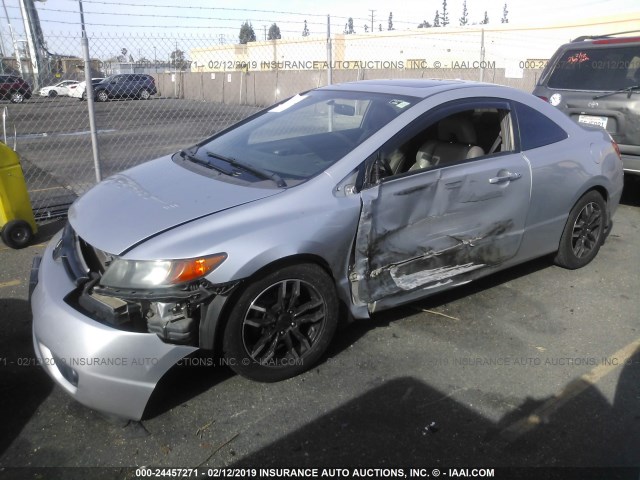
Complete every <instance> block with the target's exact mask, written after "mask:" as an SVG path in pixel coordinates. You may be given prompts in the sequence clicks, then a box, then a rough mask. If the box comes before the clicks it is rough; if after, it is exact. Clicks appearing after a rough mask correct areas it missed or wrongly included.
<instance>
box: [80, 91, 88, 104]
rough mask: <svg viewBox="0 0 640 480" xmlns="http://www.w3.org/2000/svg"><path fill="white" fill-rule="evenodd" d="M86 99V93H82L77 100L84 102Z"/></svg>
mask: <svg viewBox="0 0 640 480" xmlns="http://www.w3.org/2000/svg"><path fill="white" fill-rule="evenodd" d="M86 99H87V92H82V96H81V97H80V98H79V99H78V100H80V101H81V102H84V101H85V100H86Z"/></svg>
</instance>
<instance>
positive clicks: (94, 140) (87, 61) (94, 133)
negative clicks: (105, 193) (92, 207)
mask: <svg viewBox="0 0 640 480" xmlns="http://www.w3.org/2000/svg"><path fill="white" fill-rule="evenodd" d="M78 3H79V4H80V22H81V24H82V55H83V57H84V79H85V82H86V86H85V90H84V91H85V92H86V93H87V110H88V111H89V130H90V132H91V149H92V151H93V167H94V169H95V172H96V182H100V181H101V180H102V172H101V171H100V156H99V154H98V130H97V128H96V114H95V110H94V104H93V84H92V83H91V57H90V56H89V39H88V38H87V31H86V30H85V28H84V11H83V10H82V0H78Z"/></svg>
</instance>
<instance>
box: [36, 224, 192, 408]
mask: <svg viewBox="0 0 640 480" xmlns="http://www.w3.org/2000/svg"><path fill="white" fill-rule="evenodd" d="M59 238H60V234H58V235H56V236H55V237H54V238H53V239H52V240H51V242H50V244H49V246H48V247H47V249H46V250H45V252H44V255H43V257H42V260H41V262H40V265H39V268H38V271H37V283H36V282H35V281H33V282H32V283H36V284H35V288H34V290H33V294H32V297H31V309H32V312H33V346H34V349H35V354H36V357H37V359H38V361H39V362H40V363H41V365H42V366H43V368H44V369H45V370H46V371H47V373H48V374H49V375H50V376H51V377H52V378H53V379H54V380H55V381H56V383H58V385H60V386H61V387H62V388H63V389H64V390H65V391H67V393H69V394H70V395H71V396H72V397H73V398H74V399H75V400H77V401H78V402H80V403H82V404H84V405H86V406H88V407H90V408H93V409H95V410H99V411H102V412H105V413H109V414H113V415H116V416H119V417H124V418H128V419H132V420H140V419H141V418H142V415H143V413H144V409H145V407H146V404H147V401H148V400H149V397H150V396H151V393H152V392H153V390H154V388H155V386H156V384H157V382H158V381H159V380H160V378H162V376H163V375H164V374H165V373H166V372H167V371H168V370H169V369H170V368H171V367H172V366H173V365H175V364H176V362H178V361H179V360H180V359H181V358H183V357H184V356H186V355H189V354H190V353H193V352H194V351H196V350H197V348H196V347H191V346H184V345H171V344H166V343H164V342H162V341H161V340H160V338H158V336H157V335H155V334H153V333H135V332H127V331H122V330H117V329H114V328H112V327H110V326H108V325H104V324H101V323H99V322H96V321H95V320H92V319H91V318H89V317H87V316H85V315H83V314H82V313H81V312H80V311H78V310H76V309H74V308H73V307H71V306H70V305H68V304H67V303H66V302H65V301H64V298H65V297H66V296H67V295H68V294H69V293H71V292H72V291H73V290H74V289H76V288H77V287H76V286H75V285H74V283H73V282H72V281H71V279H70V278H69V276H68V274H67V272H66V270H65V268H64V266H63V265H62V263H61V262H60V261H55V260H54V259H53V256H52V252H53V249H54V246H55V245H56V243H57V242H58V240H59Z"/></svg>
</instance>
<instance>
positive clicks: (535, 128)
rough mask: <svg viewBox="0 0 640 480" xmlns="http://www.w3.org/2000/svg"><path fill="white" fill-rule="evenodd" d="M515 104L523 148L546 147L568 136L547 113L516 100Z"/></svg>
mask: <svg viewBox="0 0 640 480" xmlns="http://www.w3.org/2000/svg"><path fill="white" fill-rule="evenodd" d="M515 105H516V114H517V115H518V127H519V130H520V146H521V148H522V150H531V149H533V148H538V147H544V146H545V145H551V144H552V143H556V142H559V141H560V140H564V139H565V138H567V136H568V135H567V132H565V131H564V130H563V129H562V128H561V127H560V126H559V125H558V124H557V123H555V122H554V121H553V120H551V119H549V118H548V117H547V116H546V115H543V114H542V113H540V112H538V111H537V110H535V109H533V108H531V107H528V106H527V105H524V104H523V103H519V102H515Z"/></svg>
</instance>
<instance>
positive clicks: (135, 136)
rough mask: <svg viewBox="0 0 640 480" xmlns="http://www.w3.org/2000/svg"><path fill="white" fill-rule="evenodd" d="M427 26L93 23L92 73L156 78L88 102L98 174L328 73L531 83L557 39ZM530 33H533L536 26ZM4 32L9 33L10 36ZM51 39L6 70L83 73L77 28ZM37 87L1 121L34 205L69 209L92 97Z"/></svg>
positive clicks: (91, 180)
mask: <svg viewBox="0 0 640 480" xmlns="http://www.w3.org/2000/svg"><path fill="white" fill-rule="evenodd" d="M426 30H433V31H435V30H440V29H425V31H420V30H417V29H413V30H407V31H400V32H398V31H391V32H379V33H378V32H376V35H372V34H369V35H345V34H337V35H329V36H326V35H320V36H307V37H300V38H297V39H295V38H294V39H291V40H285V39H282V40H275V41H259V42H252V43H249V44H246V45H240V44H237V39H236V38H235V37H234V38H229V37H223V36H220V35H211V36H198V35H194V36H189V37H184V36H180V37H171V36H163V35H147V36H142V35H118V34H113V35H93V36H92V35H90V36H89V48H90V58H91V63H90V66H91V76H92V77H107V76H109V75H117V74H124V73H127V74H147V75H151V76H152V77H153V78H154V81H155V85H156V88H157V93H156V94H155V95H153V96H152V97H151V99H149V100H140V99H138V98H129V99H117V100H116V99H114V100H111V101H108V102H96V103H95V110H94V112H95V119H96V130H97V138H98V152H99V163H100V167H101V171H102V177H103V178H104V177H106V176H108V175H110V174H113V173H115V172H118V171H121V170H123V169H126V168H128V167H131V166H134V165H137V164H139V163H141V162H145V161H147V160H150V159H153V158H157V157H159V156H162V155H167V154H171V153H173V152H175V151H177V150H178V149H180V148H183V147H186V146H189V145H192V144H194V143H196V142H197V141H199V140H201V139H203V138H205V137H207V136H210V135H212V134H214V133H215V132H218V131H220V130H222V129H224V128H225V127H227V126H229V125H231V124H233V123H235V122H237V121H239V120H241V119H243V118H245V117H247V116H248V115H251V114H252V113H254V112H256V111H258V110H259V109H261V108H264V107H265V106H268V105H270V104H272V103H274V102H276V101H279V100H282V99H284V98H287V97H289V96H291V95H294V94H296V93H298V92H301V91H304V90H307V89H311V88H316V87H319V86H323V85H326V84H327V83H329V82H331V83H341V82H347V81H354V80H363V79H375V78H446V79H455V78H457V79H464V80H482V81H486V82H492V83H499V84H505V85H510V86H513V87H516V88H520V89H523V90H526V91H531V90H532V89H533V86H534V84H535V82H536V79H537V77H538V75H539V74H540V72H541V70H542V67H544V62H545V58H548V56H546V57H543V58H541V59H538V58H536V57H537V56H539V54H538V52H542V53H543V54H544V55H547V52H551V53H552V52H553V50H555V48H556V47H557V45H558V44H559V43H561V41H560V40H559V39H557V38H549V39H547V40H546V42H547V43H546V45H545V46H544V48H540V45H537V47H536V48H532V46H531V43H532V37H527V35H523V34H522V33H520V34H519V35H518V34H513V33H511V34H510V33H509V32H500V31H485V30H484V29H480V28H477V29H474V30H462V31H457V33H455V34H454V33H453V32H452V33H447V32H445V31H444V30H443V31H442V32H437V33H434V32H426ZM458 30H461V29H458ZM532 35H533V34H532ZM535 36H536V39H538V40H536V41H539V38H541V37H540V35H537V34H536V35H535ZM3 40H4V44H5V45H10V44H11V39H9V38H3ZM563 40H566V39H563ZM46 42H47V49H48V50H47V51H48V52H49V55H48V58H47V62H46V64H45V65H39V68H38V70H37V73H36V74H35V75H34V71H35V69H34V68H33V67H32V65H31V63H30V59H29V58H23V59H22V62H21V63H22V65H21V67H22V72H18V71H17V70H16V62H15V60H14V59H13V58H11V57H5V58H4V60H3V70H4V73H5V74H8V73H15V74H20V73H21V74H22V76H23V77H24V78H25V79H27V80H28V81H29V82H30V83H31V85H37V86H38V88H39V89H41V88H43V87H46V86H48V85H54V84H56V83H58V82H60V81H62V80H67V79H68V80H78V81H82V80H84V77H85V73H84V62H83V60H82V53H81V52H82V50H81V37H80V35H79V34H58V35H50V34H48V35H47V36H46ZM505 46H508V47H509V48H508V49H505V48H504V47H505ZM51 52H56V53H51ZM514 52H515V53H514ZM548 55H550V53H549V54H548ZM39 93H40V92H39V91H36V90H35V89H34V91H33V95H32V97H31V98H30V99H27V100H25V101H24V102H23V103H21V104H13V103H9V102H8V101H6V114H5V117H6V122H5V123H6V125H7V129H8V132H9V135H8V136H9V137H10V138H12V137H13V135H12V134H13V132H15V141H16V144H17V147H16V149H17V151H18V153H19V154H20V156H21V159H22V165H23V168H24V170H25V176H26V180H27V185H28V189H29V192H30V196H31V199H32V203H33V205H34V209H35V212H36V216H37V218H40V219H42V218H47V217H52V216H57V215H64V214H65V212H66V209H67V208H68V206H69V204H70V203H71V202H72V201H73V200H74V199H75V198H76V197H77V196H78V195H81V194H82V193H83V192H85V191H86V190H87V189H89V188H90V187H91V186H92V185H93V184H95V178H96V175H95V172H94V158H93V153H92V144H91V132H90V126H89V112H88V103H89V102H87V101H82V100H81V99H78V98H73V97H69V96H65V95H64V92H60V93H59V94H57V95H55V96H49V95H46V96H41V95H40V94H39ZM8 143H9V144H10V145H11V144H12V140H8Z"/></svg>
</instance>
